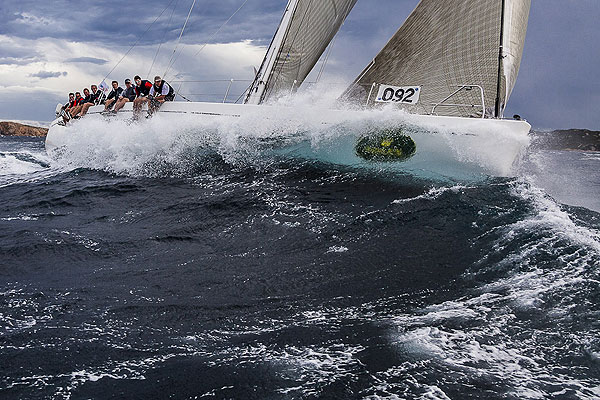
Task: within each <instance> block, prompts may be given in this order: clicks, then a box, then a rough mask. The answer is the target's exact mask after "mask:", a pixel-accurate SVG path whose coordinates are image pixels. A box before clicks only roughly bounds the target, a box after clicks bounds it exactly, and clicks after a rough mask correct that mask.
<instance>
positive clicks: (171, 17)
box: [147, 0, 179, 79]
mask: <svg viewBox="0 0 600 400" xmlns="http://www.w3.org/2000/svg"><path fill="white" fill-rule="evenodd" d="M177 4H179V0H177V1H175V6H174V7H173V11H171V16H170V17H169V22H168V23H167V27H166V28H165V33H164V34H163V38H162V40H161V42H160V43H159V44H158V49H157V50H156V54H154V59H153V60H152V65H150V69H149V70H148V75H147V77H148V79H150V77H151V76H152V75H151V73H152V68H154V63H155V62H156V58H157V57H158V53H160V48H161V47H162V45H163V43H164V41H165V38H166V37H167V32H168V31H169V26H171V21H173V14H175V9H176V8H177Z"/></svg>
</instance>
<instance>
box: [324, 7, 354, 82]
mask: <svg viewBox="0 0 600 400" xmlns="http://www.w3.org/2000/svg"><path fill="white" fill-rule="evenodd" d="M350 4H351V3H348V5H347V6H346V9H345V10H344V13H345V14H346V16H348V14H350V7H351V6H350ZM345 24H346V19H345V18H344V22H342V26H344V25H345ZM338 36H339V35H338V34H336V35H335V36H334V37H333V40H332V41H331V44H330V45H329V50H327V53H326V54H325V59H324V60H323V64H322V65H321V69H320V70H319V74H318V75H317V82H316V83H318V82H319V81H320V80H321V77H322V76H323V72H324V71H325V67H326V66H327V62H328V61H329V55H330V54H331V50H332V49H333V46H334V45H335V41H336V40H337V38H338Z"/></svg>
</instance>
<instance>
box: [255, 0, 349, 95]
mask: <svg viewBox="0 0 600 400" xmlns="http://www.w3.org/2000/svg"><path fill="white" fill-rule="evenodd" d="M356 1H357V0H290V1H289V3H288V5H287V7H286V11H285V14H284V16H283V19H282V21H281V24H280V26H279V29H278V30H277V33H276V34H275V37H274V38H273V41H272V42H271V46H270V47H269V50H268V51H267V55H266V57H265V59H264V61H263V63H262V65H261V67H260V70H259V71H258V74H257V75H256V78H255V81H254V83H253V84H252V86H251V89H250V92H249V94H248V96H247V98H246V102H247V103H252V104H259V103H262V102H263V101H266V100H268V99H269V98H272V97H274V96H276V95H279V94H282V93H289V92H290V91H293V90H294V89H296V88H297V87H298V86H300V85H301V84H302V82H303V81H304V79H306V77H307V76H308V74H309V73H310V71H311V70H312V69H313V67H314V66H315V64H316V63H317V61H318V60H319V58H320V57H321V55H322V54H323V52H324V51H325V49H326V48H327V46H328V45H329V43H330V42H331V40H332V39H333V37H334V36H335V34H336V33H337V31H338V30H339V28H340V26H341V25H342V23H343V22H344V20H345V19H346V17H347V16H348V14H349V13H350V11H351V10H352V7H354V4H356Z"/></svg>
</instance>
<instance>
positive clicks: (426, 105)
mask: <svg viewBox="0 0 600 400" xmlns="http://www.w3.org/2000/svg"><path fill="white" fill-rule="evenodd" d="M530 6H531V0H456V1H440V0H421V2H420V3H419V4H418V5H417V7H416V8H415V10H414V11H413V12H412V13H411V14H410V16H409V17H408V18H407V20H406V21H405V23H404V24H403V25H402V26H401V27H400V29H399V30H398V31H397V32H396V34H395V35H394V36H393V37H392V39H391V40H390V41H389V42H388V43H387V44H386V46H385V47H384V48H383V49H382V50H381V52H380V53H379V54H378V55H377V56H376V57H375V59H374V60H373V61H372V62H371V64H369V66H367V68H365V70H364V71H363V72H362V73H361V74H360V75H359V77H358V78H357V79H356V80H355V81H354V83H353V84H352V86H350V87H349V88H348V89H347V90H346V92H345V93H344V95H343V98H344V99H346V100H354V101H357V102H361V103H362V104H367V103H368V104H371V103H374V102H377V101H382V99H381V97H379V98H378V97H377V94H378V89H379V87H380V86H382V85H386V86H388V87H390V86H391V87H403V88H407V87H412V88H414V90H418V91H419V99H418V102H417V103H416V104H414V103H413V104H406V103H403V102H402V101H401V100H400V101H399V103H398V104H399V105H400V106H401V107H402V108H405V109H407V110H408V111H410V112H415V113H419V114H430V113H431V112H432V110H433V107H434V106H435V107H436V108H435V113H436V114H443V115H453V116H471V117H475V116H479V117H481V116H484V115H485V116H496V117H501V116H502V112H503V110H504V107H505V104H506V102H507V100H508V98H509V96H510V94H511V92H512V89H513V87H514V85H515V82H516V78H517V74H518V71H519V65H520V63H521V56H522V53H523V47H524V42H525V33H526V30H527V21H528V18H529V9H530ZM465 85H466V87H465ZM461 87H463V89H462V90H461V89H460V88H461ZM389 90H392V89H389ZM455 92H457V93H455ZM402 93H404V91H403V92H402ZM453 93H455V94H454V95H453ZM384 100H385V99H384ZM482 101H483V103H484V104H482ZM440 103H441V104H440ZM496 104H497V105H496ZM436 105H437V106H436ZM484 109H485V114H484ZM496 111H498V112H496Z"/></svg>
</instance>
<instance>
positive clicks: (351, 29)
mask: <svg viewBox="0 0 600 400" xmlns="http://www.w3.org/2000/svg"><path fill="white" fill-rule="evenodd" d="M440 1H441V0H440ZM286 2H287V0H248V1H247V3H246V4H245V5H244V7H243V8H242V10H241V11H240V12H239V13H238V14H237V15H236V16H235V17H234V18H233V19H232V20H231V21H230V22H229V24H227V25H226V26H225V27H224V28H223V29H222V30H221V31H220V32H218V34H216V35H214V34H215V32H216V31H217V30H218V29H219V27H220V26H221V25H222V24H223V23H224V22H225V21H226V20H227V19H228V18H229V17H230V16H231V14H232V13H233V12H234V11H236V10H237V9H238V8H239V7H240V6H241V5H242V4H243V3H244V0H197V1H196V6H195V8H194V10H193V13H192V15H191V18H190V22H189V23H188V26H187V28H186V32H185V35H184V36H183V39H182V41H181V44H180V45H179V47H178V48H177V49H175V43H176V39H177V36H178V35H179V31H180V29H181V26H182V24H183V21H184V20H185V16H186V15H187V13H188V11H189V7H190V5H191V4H192V0H145V1H141V0H129V1H127V2H99V1H90V0H78V1H77V2H73V1H67V0H49V1H45V2H40V1H34V0H2V1H1V3H0V20H1V21H3V23H2V24H0V90H1V91H2V95H1V96H0V120H6V119H11V120H36V121H49V120H51V119H52V118H53V115H54V108H55V106H56V104H57V103H58V102H65V101H66V94H67V93H68V92H69V91H75V90H81V89H82V88H83V87H89V85H90V84H91V83H99V82H100V81H101V80H102V79H103V78H104V77H105V76H107V75H108V74H109V72H111V70H112V69H113V67H115V65H116V64H117V63H118V62H119V60H121V58H122V56H123V55H124V54H125V53H126V52H127V51H128V50H129V48H130V46H131V45H132V44H134V43H136V42H137V41H139V43H138V45H137V46H136V47H135V48H134V49H133V50H132V51H131V52H130V53H129V54H128V56H127V57H125V59H124V60H123V61H122V62H121V63H120V64H118V66H117V68H115V69H114V71H112V72H111V73H110V75H108V77H107V79H109V80H112V79H116V80H118V81H119V82H122V81H123V79H124V78H125V77H132V76H133V75H135V74H139V75H142V76H149V75H155V74H161V75H162V74H164V73H165V72H168V74H167V77H168V78H169V79H170V80H171V81H176V80H188V81H189V80H211V79H230V78H236V79H251V78H252V76H253V72H252V71H253V66H257V67H258V66H259V65H260V62H261V60H262V57H263V55H264V52H265V50H266V46H267V45H268V44H269V41H270V39H271V37H272V35H273V33H274V30H275V29H276V27H277V24H278V22H279V19H280V18H281V14H282V12H283V9H284V7H285V4H286ZM417 3H418V0H359V1H358V3H357V5H356V7H355V8H354V10H353V11H352V13H351V14H350V16H349V18H348V20H347V21H346V23H345V25H344V26H343V27H342V30H341V31H340V34H339V35H338V38H337V40H336V43H335V46H334V48H333V51H332V55H331V58H330V61H329V63H328V67H327V69H326V71H325V79H326V80H329V81H331V82H350V81H352V79H354V78H355V77H356V76H357V75H358V74H359V73H360V71H361V70H362V69H363V68H364V67H365V65H367V64H368V62H369V61H370V60H371V59H372V57H373V56H374V55H375V54H377V52H378V51H379V50H380V49H381V48H382V47H383V45H384V44H385V43H386V42H387V40H388V39H389V38H390V37H391V36H392V35H393V34H394V32H395V31H396V30H397V29H398V27H399V26H400V25H401V24H402V22H403V21H404V19H405V18H406V17H407V16H408V14H409V13H410V11H411V10H412V9H413V8H414V7H415V6H416V4H417ZM161 13H162V14H161ZM599 16H600V0H532V10H531V15H530V20H529V30H528V36H527V40H526V45H525V53H524V58H523V63H522V65H521V71H520V74H519V80H518V82H517V86H516V88H515V90H514V92H513V95H512V97H511V100H510V102H509V106H508V109H507V115H512V114H513V113H519V114H521V115H522V116H524V117H525V118H527V119H528V120H529V121H530V122H531V123H532V125H534V127H537V128H588V129H596V130H600V72H599V71H600V24H598V22H597V20H598V17H599ZM161 43H163V44H162V45H160V44H161ZM205 43H208V45H207V46H205V47H204V46H203V45H204V44H205ZM159 46H160V48H159ZM157 54H158V55H157ZM155 57H156V61H154V62H153V60H154V59H155ZM170 60H174V63H173V66H172V67H171V68H168V65H169V64H170V62H169V61H170ZM151 67H152V68H151ZM244 84H245V83H243V82H242V83H239V84H237V86H238V87H234V88H233V89H234V90H232V93H233V92H235V91H236V90H237V91H241V90H242V89H241V88H242V87H243V85H244ZM186 85H189V87H187V86H186V87H184V88H183V89H182V93H188V94H189V95H190V97H191V98H192V99H193V100H202V96H201V95H216V94H217V93H218V94H221V93H223V92H224V91H225V86H223V85H226V84H224V83H215V84H212V85H206V84H195V85H196V86H192V84H186ZM186 90H187V91H186ZM194 96H196V97H194ZM234 96H235V94H234Z"/></svg>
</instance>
